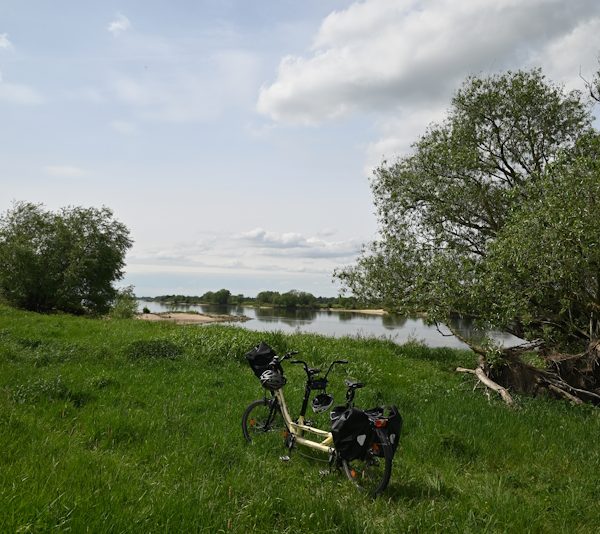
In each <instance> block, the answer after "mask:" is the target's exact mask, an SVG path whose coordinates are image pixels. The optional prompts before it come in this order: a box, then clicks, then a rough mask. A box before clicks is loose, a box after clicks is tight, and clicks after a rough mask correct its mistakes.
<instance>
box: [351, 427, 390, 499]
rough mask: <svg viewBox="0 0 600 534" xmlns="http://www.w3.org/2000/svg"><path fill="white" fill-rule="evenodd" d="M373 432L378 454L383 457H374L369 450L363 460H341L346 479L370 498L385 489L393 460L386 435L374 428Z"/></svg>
mask: <svg viewBox="0 0 600 534" xmlns="http://www.w3.org/2000/svg"><path fill="white" fill-rule="evenodd" d="M375 432H376V433H377V437H378V439H379V443H380V445H379V447H380V449H381V451H380V454H383V456H377V455H375V454H374V452H373V450H372V449H370V450H369V451H367V455H366V456H365V458H364V459H356V460H344V459H342V468H343V470H344V473H345V474H346V476H347V477H348V479H349V480H350V481H351V482H352V483H353V484H354V485H355V486H357V487H358V488H359V489H360V490H362V491H364V492H366V493H367V494H369V495H370V496H372V497H377V495H379V494H380V493H381V492H382V491H383V490H385V488H387V486H388V484H389V482H390V477H391V476H392V458H393V453H392V447H391V445H390V442H389V440H388V438H387V436H386V434H385V433H384V432H383V431H382V430H380V429H379V428H376V429H375Z"/></svg>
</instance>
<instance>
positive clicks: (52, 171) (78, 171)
mask: <svg viewBox="0 0 600 534" xmlns="http://www.w3.org/2000/svg"><path fill="white" fill-rule="evenodd" d="M43 170H44V172H45V173H46V174H49V175H50V176H57V177H61V178H79V177H81V176H85V174H87V173H86V171H85V170H84V169H82V168H80V167H76V166H74V165H46V166H45V167H44V169H43Z"/></svg>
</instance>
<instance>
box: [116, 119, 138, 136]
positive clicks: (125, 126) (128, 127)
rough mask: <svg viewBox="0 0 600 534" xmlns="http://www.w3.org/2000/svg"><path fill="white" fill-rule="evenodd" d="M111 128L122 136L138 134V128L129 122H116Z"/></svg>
mask: <svg viewBox="0 0 600 534" xmlns="http://www.w3.org/2000/svg"><path fill="white" fill-rule="evenodd" d="M110 126H111V128H112V129H113V130H115V131H116V132H118V133H120V134H122V135H134V134H136V133H137V132H138V128H137V126H136V125H135V124H133V123H131V122H128V121H121V120H114V121H111V123H110Z"/></svg>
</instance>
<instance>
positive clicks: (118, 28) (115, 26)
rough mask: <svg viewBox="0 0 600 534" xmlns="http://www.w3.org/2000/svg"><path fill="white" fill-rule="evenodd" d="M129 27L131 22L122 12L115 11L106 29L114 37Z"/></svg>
mask: <svg viewBox="0 0 600 534" xmlns="http://www.w3.org/2000/svg"><path fill="white" fill-rule="evenodd" d="M130 28H131V22H129V19H128V18H127V17H126V16H125V15H123V14H122V13H117V15H116V17H115V19H114V20H112V21H111V22H109V24H108V26H107V27H106V29H107V30H108V31H109V32H110V33H112V34H113V35H114V36H115V37H116V36H118V35H120V34H121V33H123V32H125V31H127V30H129V29H130Z"/></svg>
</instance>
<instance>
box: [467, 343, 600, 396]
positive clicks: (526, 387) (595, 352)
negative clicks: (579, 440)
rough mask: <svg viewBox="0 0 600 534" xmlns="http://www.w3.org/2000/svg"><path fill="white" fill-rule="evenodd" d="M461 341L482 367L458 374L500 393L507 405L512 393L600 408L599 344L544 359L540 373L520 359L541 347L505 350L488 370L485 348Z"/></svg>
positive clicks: (526, 346) (525, 346)
mask: <svg viewBox="0 0 600 534" xmlns="http://www.w3.org/2000/svg"><path fill="white" fill-rule="evenodd" d="M458 337H459V339H461V341H464V342H465V343H467V344H468V345H469V346H470V347H471V349H472V350H473V351H474V352H475V353H476V354H478V355H479V365H478V367H477V368H476V369H474V370H471V369H462V368H458V369H457V371H460V372H465V371H468V372H470V373H472V374H475V375H476V376H477V378H478V379H479V380H480V381H481V382H482V383H483V384H485V385H486V386H487V387H489V388H490V389H493V390H494V391H497V392H498V393H499V394H500V395H501V396H502V398H503V399H504V400H505V402H506V403H507V404H512V398H511V397H510V394H509V393H508V391H510V392H513V393H520V394H525V395H533V396H535V395H539V394H542V393H546V394H549V395H551V396H553V397H556V398H561V399H566V400H569V401H570V402H572V403H574V404H582V403H584V402H585V403H591V404H594V405H596V406H600V340H595V341H593V342H592V343H590V344H589V346H588V349H587V350H586V351H585V352H583V353H582V354H560V353H554V354H551V355H544V356H543V358H544V360H545V361H546V363H547V366H546V368H545V369H540V368H539V367H534V366H533V365H530V364H528V363H526V362H524V361H523V359H522V357H521V356H522V355H523V354H524V353H525V352H531V351H532V350H538V349H539V348H540V347H539V346H535V345H532V344H528V345H521V346H518V347H511V348H506V349H503V350H502V351H501V353H500V358H499V361H500V362H501V363H500V364H499V365H498V364H497V363H496V364H495V365H494V366H489V365H487V359H486V356H487V354H486V350H485V349H484V348H483V347H481V346H479V345H475V344H473V343H471V342H470V340H468V339H465V338H463V337H461V336H458ZM486 379H487V381H486ZM508 399H510V400H508Z"/></svg>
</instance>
